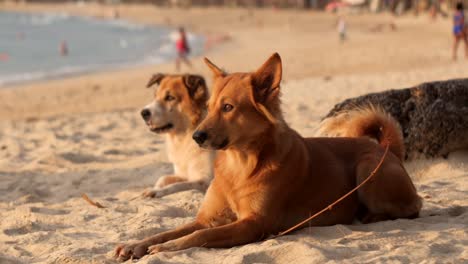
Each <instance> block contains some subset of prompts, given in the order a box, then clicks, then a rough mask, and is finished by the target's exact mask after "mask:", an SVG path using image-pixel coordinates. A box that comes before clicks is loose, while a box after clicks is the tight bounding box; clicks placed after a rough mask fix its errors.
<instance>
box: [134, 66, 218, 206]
mask: <svg viewBox="0 0 468 264" xmlns="http://www.w3.org/2000/svg"><path fill="white" fill-rule="evenodd" d="M156 84H157V85H158V86H157V88H156V89H155V90H154V99H153V102H151V103H150V104H148V105H147V106H145V107H144V108H143V110H142V111H141V116H142V117H143V120H145V122H146V124H147V125H148V127H149V128H150V130H151V131H152V132H155V133H158V134H162V133H164V134H165V135H166V144H167V153H168V157H169V160H170V161H171V162H172V163H173V166H174V175H165V176H163V177H161V178H159V179H158V181H157V182H156V184H155V186H154V188H153V189H152V190H148V191H145V192H144V193H143V196H144V197H162V196H165V195H169V194H172V193H176V192H180V191H185V190H189V189H198V190H200V191H202V192H205V191H206V189H207V188H208V185H209V184H210V181H211V179H212V178H213V160H214V151H209V150H204V149H201V148H200V147H199V146H198V145H197V144H196V143H195V142H194V141H193V139H192V134H193V132H194V131H195V128H196V127H197V126H198V124H199V123H200V122H201V120H202V119H203V116H204V115H205V114H206V102H207V100H208V89H207V87H206V84H205V80H204V79H203V77H201V76H199V75H189V74H185V75H166V74H155V75H153V76H152V78H151V79H150V80H149V82H148V84H147V87H148V88H149V87H152V86H154V85H156Z"/></svg>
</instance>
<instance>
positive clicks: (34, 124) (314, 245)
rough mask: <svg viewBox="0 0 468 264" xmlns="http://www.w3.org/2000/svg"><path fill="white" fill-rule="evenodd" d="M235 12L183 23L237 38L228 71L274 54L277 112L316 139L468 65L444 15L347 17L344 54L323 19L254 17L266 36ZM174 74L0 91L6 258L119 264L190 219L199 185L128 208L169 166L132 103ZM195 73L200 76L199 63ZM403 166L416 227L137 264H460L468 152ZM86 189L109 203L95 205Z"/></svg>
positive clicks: (465, 257)
mask: <svg viewBox="0 0 468 264" xmlns="http://www.w3.org/2000/svg"><path fill="white" fill-rule="evenodd" d="M0 7H2V8H7V9H9V10H11V9H16V10H18V9H22V10H26V9H27V10H29V11H44V10H55V11H57V10H62V11H67V12H74V13H80V14H83V15H96V14H106V13H108V12H109V10H110V9H109V8H101V7H99V6H94V5H92V6H88V8H85V7H80V8H73V7H74V6H69V5H61V6H58V7H53V6H48V5H34V6H29V5H28V6H15V5H11V4H6V5H5V4H4V5H3V6H2V5H0ZM119 8H120V13H121V14H122V16H124V17H128V18H129V19H134V20H136V21H140V22H146V23H164V20H165V19H166V18H168V17H170V18H172V22H171V23H174V24H175V23H181V21H182V20H183V19H182V18H180V16H181V14H182V13H181V12H182V11H180V10H159V11H158V10H155V8H154V7H150V8H149V7H145V6H143V7H141V6H120V7H119ZM96 10H97V11H96ZM139 12H140V13H139ZM138 14H141V15H138ZM240 14H248V11H246V10H234V11H229V10H224V9H209V10H207V11H206V15H203V12H202V10H200V9H193V10H190V13H189V15H187V16H186V17H185V19H186V20H187V21H189V22H190V26H191V28H192V30H195V31H197V32H215V33H217V34H219V33H222V32H223V31H226V29H229V31H230V32H229V34H230V35H231V37H232V42H230V43H228V44H226V45H224V46H222V47H220V48H218V49H216V50H214V51H210V52H209V53H208V55H209V56H210V57H212V58H213V60H214V61H215V62H217V63H219V65H222V66H225V67H226V69H228V70H230V69H231V70H236V71H243V70H251V69H253V68H255V67H256V66H258V65H259V64H261V63H262V62H263V60H265V59H266V57H268V55H269V54H270V53H271V52H272V51H273V50H278V51H280V53H281V54H282V55H283V60H284V62H285V76H284V79H285V81H284V82H283V86H282V89H283V102H284V103H283V107H284V110H285V116H286V119H287V121H288V122H289V123H290V125H291V126H292V127H293V128H295V129H297V130H298V131H299V132H300V133H301V134H303V135H305V136H310V135H313V133H314V132H315V128H316V127H317V124H318V122H319V120H320V117H322V116H323V115H324V114H325V113H326V112H327V111H328V110H329V109H330V108H331V107H332V106H333V105H334V104H335V103H337V102H339V101H341V100H343V99H345V98H348V97H351V96H357V95H360V94H363V93H367V92H373V91H382V90H385V89H389V88H400V87H401V88H403V87H408V86H411V85H415V84H418V83H420V82H424V81H431V80H438V79H448V78H457V77H468V76H467V75H468V70H467V69H468V63H466V62H457V63H451V62H450V61H449V57H450V52H449V50H447V47H448V46H449V44H450V39H449V38H448V37H449V35H448V33H447V32H448V31H447V32H446V28H444V27H446V26H448V25H449V24H448V22H447V21H441V22H437V23H435V24H428V23H427V18H419V19H414V18H402V19H398V20H396V23H397V25H398V27H399V30H398V31H397V32H387V33H386V34H374V33H370V32H368V31H367V30H366V28H367V27H368V25H367V24H366V23H367V22H372V21H373V22H375V21H380V20H381V19H382V18H381V17H376V16H370V15H365V16H351V17H350V18H349V19H350V24H351V25H355V29H353V30H351V29H350V41H349V42H348V43H346V44H345V45H343V46H340V45H339V44H338V42H337V36H336V34H334V32H330V30H329V28H330V27H332V26H329V23H332V22H333V21H334V18H333V17H332V16H331V15H327V14H310V13H305V12H300V13H295V12H292V11H288V12H273V11H270V10H264V11H255V12H254V18H255V21H257V20H261V21H264V22H263V25H262V28H261V29H260V28H257V26H258V25H257V26H252V27H248V28H246V25H249V23H251V22H245V21H244V20H242V19H241V18H240ZM173 17H174V18H173ZM243 19H245V18H243ZM384 19H387V18H385V17H384ZM285 21H286V22H287V21H290V24H289V26H288V24H284V23H285ZM166 22H167V21H166ZM309 26H310V28H309ZM351 28H352V27H351ZM306 30H308V31H307V32H306ZM415 35H417V36H418V38H417V39H416V38H415V37H414V36H415ZM364 43H368V44H369V45H368V46H366V47H363V44H364ZM402 43H404V44H402ZM397 44H398V45H397ZM395 45H397V46H395ZM270 49H271V51H270ZM377 51H379V52H377ZM172 67H173V65H162V66H151V67H143V68H140V69H129V70H122V71H117V72H108V73H98V74H93V75H87V76H81V77H74V78H69V79H66V80H56V81H44V82H41V83H34V84H27V85H22V86H20V87H14V88H12V89H6V90H5V89H1V90H0V100H1V101H0V119H1V121H0V127H1V130H0V252H1V253H0V263H2V264H3V263H114V261H113V259H112V258H111V255H112V249H113V248H114V246H115V245H116V244H117V243H119V242H126V241H129V240H133V239H140V238H143V237H145V236H147V235H150V234H154V233H156V232H160V231H163V230H168V229H171V228H174V227H176V226H178V225H180V224H182V223H185V222H188V221H190V220H191V219H192V218H193V216H194V215H195V214H196V212H197V208H198V206H199V205H200V203H201V200H202V198H203V194H202V193H200V192H198V191H186V192H181V193H177V194H173V195H170V196H167V197H164V198H160V199H153V200H147V199H136V200H132V199H133V198H134V197H136V196H138V195H139V194H140V193H141V192H142V191H143V190H144V189H145V188H148V187H149V186H152V184H153V183H154V182H155V181H156V179H157V177H159V176H161V175H164V174H167V173H170V172H171V171H172V168H171V165H170V164H169V163H168V161H167V158H166V155H165V151H164V144H163V141H162V137H159V136H156V135H154V134H152V133H150V132H149V131H148V130H147V128H146V127H145V125H144V124H143V122H142V121H141V120H140V117H139V115H138V108H139V107H141V106H143V105H144V104H145V103H146V102H147V101H149V100H150V98H149V97H150V94H151V91H148V90H145V89H144V88H143V84H144V83H145V81H146V79H147V78H148V76H149V75H150V74H151V73H152V72H154V71H170V70H172ZM195 67H196V71H197V72H201V73H206V71H205V70H204V68H203V66H202V64H201V62H200V60H199V59H197V60H196V63H195ZM325 77H327V78H325ZM406 167H407V169H408V171H409V172H410V175H411V177H412V178H413V180H414V182H415V184H416V187H417V189H418V191H419V192H420V195H421V196H422V197H423V198H424V207H423V210H422V212H421V217H420V218H418V219H415V220H396V221H386V222H380V223H375V224H370V225H350V226H344V225H338V226H331V227H314V228H308V229H303V230H301V231H298V232H296V233H294V234H292V235H288V236H284V237H280V238H276V239H272V240H266V241H262V242H258V243H252V244H249V245H245V246H240V247H234V248H231V249H205V248H192V249H188V250H184V251H180V252H173V253H161V254H158V255H156V256H147V257H144V258H143V259H142V260H140V261H139V263H325V262H340V263H341V262H345V263H346V262H355V263H367V262H379V263H463V262H465V263H466V262H467V261H468V238H467V234H468V211H467V209H468V200H467V197H468V152H466V151H465V152H457V153H453V154H451V155H450V156H449V157H448V159H433V160H419V161H413V162H410V163H407V164H406ZM81 193H86V194H88V195H89V196H90V197H91V198H92V199H94V200H96V201H99V202H100V203H101V204H103V205H104V206H105V207H106V208H103V209H99V208H96V207H93V206H91V205H89V204H88V203H86V202H85V201H84V200H83V199H81V198H80V195H81Z"/></svg>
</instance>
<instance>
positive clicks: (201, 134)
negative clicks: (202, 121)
mask: <svg viewBox="0 0 468 264" xmlns="http://www.w3.org/2000/svg"><path fill="white" fill-rule="evenodd" d="M192 138H193V140H195V142H197V143H198V144H203V142H205V140H206V139H207V138H208V134H207V133H206V132H205V131H198V130H197V131H195V133H193V135H192Z"/></svg>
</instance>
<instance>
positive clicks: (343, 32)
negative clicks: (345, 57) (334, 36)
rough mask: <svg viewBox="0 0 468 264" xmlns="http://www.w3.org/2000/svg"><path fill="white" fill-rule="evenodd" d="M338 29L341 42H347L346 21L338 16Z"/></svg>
mask: <svg viewBox="0 0 468 264" xmlns="http://www.w3.org/2000/svg"><path fill="white" fill-rule="evenodd" d="M336 29H337V30H338V34H339V36H340V41H341V42H342V43H343V42H344V41H345V40H346V21H345V19H344V17H343V16H338V21H337V23H336Z"/></svg>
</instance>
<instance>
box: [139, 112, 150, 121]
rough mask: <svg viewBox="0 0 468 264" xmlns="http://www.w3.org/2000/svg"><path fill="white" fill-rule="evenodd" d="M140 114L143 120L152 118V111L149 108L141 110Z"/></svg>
mask: <svg viewBox="0 0 468 264" xmlns="http://www.w3.org/2000/svg"><path fill="white" fill-rule="evenodd" d="M140 114H141V117H142V118H143V120H145V121H146V122H148V121H149V120H150V118H151V111H150V110H148V109H143V110H141V112H140Z"/></svg>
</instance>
